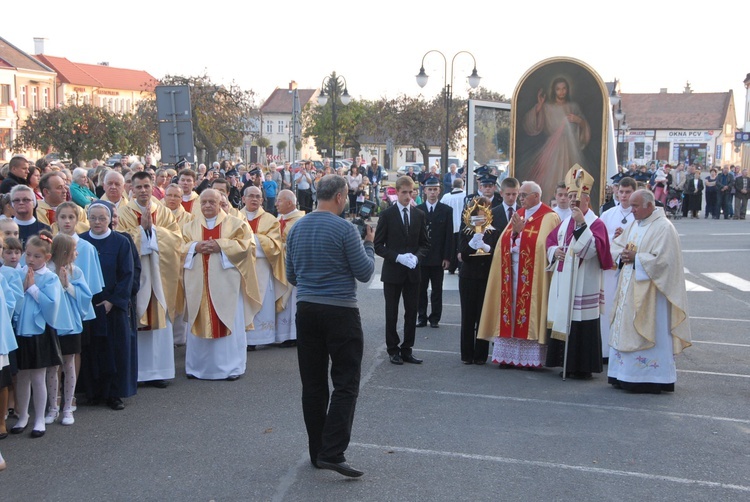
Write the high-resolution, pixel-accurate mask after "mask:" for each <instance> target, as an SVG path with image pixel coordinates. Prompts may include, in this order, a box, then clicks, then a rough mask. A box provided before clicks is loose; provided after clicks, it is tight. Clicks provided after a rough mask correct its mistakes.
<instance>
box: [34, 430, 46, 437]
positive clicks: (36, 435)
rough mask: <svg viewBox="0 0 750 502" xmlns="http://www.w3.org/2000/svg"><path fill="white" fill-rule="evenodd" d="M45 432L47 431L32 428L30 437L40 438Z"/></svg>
mask: <svg viewBox="0 0 750 502" xmlns="http://www.w3.org/2000/svg"><path fill="white" fill-rule="evenodd" d="M45 432H47V431H38V430H36V429H34V430H33V431H31V437H33V438H40V437H42V436H44V433H45Z"/></svg>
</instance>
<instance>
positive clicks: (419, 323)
mask: <svg viewBox="0 0 750 502" xmlns="http://www.w3.org/2000/svg"><path fill="white" fill-rule="evenodd" d="M425 326H427V321H419V322H418V323H417V328H424V327H425Z"/></svg>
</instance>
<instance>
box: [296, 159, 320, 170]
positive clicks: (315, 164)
mask: <svg viewBox="0 0 750 502" xmlns="http://www.w3.org/2000/svg"><path fill="white" fill-rule="evenodd" d="M304 162H307V161H306V160H295V161H294V162H293V163H292V171H295V172H296V171H299V168H300V166H301V165H302V164H303V163H304ZM310 162H312V163H313V169H315V170H316V171H322V170H323V162H321V161H319V160H312V161H310Z"/></svg>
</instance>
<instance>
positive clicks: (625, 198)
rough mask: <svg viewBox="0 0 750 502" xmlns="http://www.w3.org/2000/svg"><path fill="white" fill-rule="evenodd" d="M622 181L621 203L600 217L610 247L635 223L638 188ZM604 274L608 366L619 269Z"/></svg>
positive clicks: (604, 343)
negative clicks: (632, 201) (632, 203)
mask: <svg viewBox="0 0 750 502" xmlns="http://www.w3.org/2000/svg"><path fill="white" fill-rule="evenodd" d="M620 181H621V184H620V185H619V187H618V189H617V191H616V192H615V193H614V195H613V196H614V197H616V198H617V199H618V200H619V201H620V203H619V204H616V205H615V206H614V207H612V208H610V209H607V210H606V211H604V213H603V214H602V215H601V216H600V217H599V219H600V220H602V223H604V225H605V226H606V227H607V237H609V244H610V247H611V246H612V241H614V240H615V238H616V237H618V236H619V235H620V234H621V233H622V232H623V230H624V229H625V228H627V226H628V225H630V224H631V223H632V222H633V212H632V211H631V210H630V196H631V195H633V192H635V191H636V189H637V188H638V186H637V185H636V182H635V180H634V179H633V178H629V177H624V178H621V180H620ZM602 274H603V276H604V310H603V313H602V316H601V318H600V319H599V321H600V322H599V326H600V328H601V331H602V360H603V362H604V363H605V364H606V363H607V362H608V361H609V323H610V314H611V313H612V306H613V305H614V304H615V302H614V299H615V290H616V288H617V268H616V267H613V268H611V269H608V270H604V271H602Z"/></svg>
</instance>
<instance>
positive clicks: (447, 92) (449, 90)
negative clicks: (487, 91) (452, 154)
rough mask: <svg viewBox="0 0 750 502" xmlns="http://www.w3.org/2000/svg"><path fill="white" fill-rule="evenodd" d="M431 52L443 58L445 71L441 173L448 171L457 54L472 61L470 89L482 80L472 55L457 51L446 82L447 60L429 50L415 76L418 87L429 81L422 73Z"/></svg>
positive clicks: (469, 77)
mask: <svg viewBox="0 0 750 502" xmlns="http://www.w3.org/2000/svg"><path fill="white" fill-rule="evenodd" d="M432 52H437V53H438V54H440V55H441V56H442V57H443V62H444V63H445V70H444V72H443V86H444V93H443V94H444V97H445V144H444V145H443V148H442V154H441V157H442V160H441V162H440V164H441V166H440V169H441V171H444V170H447V169H448V149H449V148H450V140H451V136H450V123H451V101H452V100H453V64H454V63H455V62H456V57H457V56H458V55H459V54H468V55H469V56H471V59H472V60H473V61H474V70H473V71H472V72H471V75H469V76H468V77H467V79H468V80H469V86H470V87H471V88H472V89H476V88H477V87H478V86H479V81H480V80H481V79H482V77H480V76H479V75H478V74H477V60H476V58H475V57H474V55H473V54H472V53H471V52H468V51H459V52H457V53H456V54H454V55H453V59H451V78H450V80H448V59H447V58H446V57H445V54H443V53H442V52H440V51H438V50H434V49H433V50H431V51H427V52H426V53H425V54H424V56H422V66H421V68H419V74H418V75H417V84H419V87H424V86H425V85H427V80H428V79H429V76H428V75H427V74H426V73H425V71H424V60H425V58H426V57H427V56H428V55H429V54H430V53H432ZM427 160H428V159H425V164H427ZM459 167H460V166H459Z"/></svg>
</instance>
